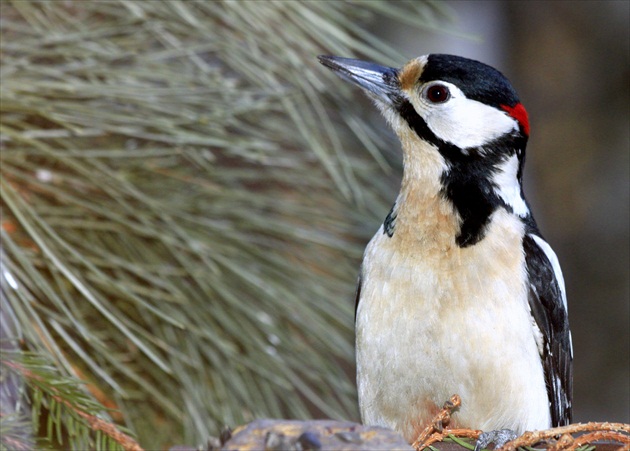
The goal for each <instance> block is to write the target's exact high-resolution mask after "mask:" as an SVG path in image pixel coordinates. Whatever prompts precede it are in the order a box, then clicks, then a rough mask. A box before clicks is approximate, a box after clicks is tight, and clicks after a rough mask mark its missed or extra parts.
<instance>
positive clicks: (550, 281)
mask: <svg viewBox="0 0 630 451" xmlns="http://www.w3.org/2000/svg"><path fill="white" fill-rule="evenodd" d="M523 247H524V249H525V263H526V265H527V272H528V273H529V281H530V286H529V306H530V308H531V312H532V316H533V317H534V320H535V321H536V324H537V325H538V328H539V329H540V332H541V333H542V337H543V343H542V353H541V359H542V364H543V369H544V371H545V382H546V384H547V394H548V396H549V407H550V409H551V423H552V426H553V427H555V426H563V425H567V424H569V423H571V416H572V407H571V401H572V398H573V351H572V346H571V332H570V331H569V318H568V314H567V308H566V295H565V294H564V292H563V291H564V281H563V280H562V273H561V272H560V267H559V265H558V263H557V258H556V256H555V254H554V253H553V251H552V250H551V247H549V245H548V244H547V243H546V242H545V241H544V240H543V239H542V238H541V237H540V236H534V235H532V234H527V235H525V237H524V238H523Z"/></svg>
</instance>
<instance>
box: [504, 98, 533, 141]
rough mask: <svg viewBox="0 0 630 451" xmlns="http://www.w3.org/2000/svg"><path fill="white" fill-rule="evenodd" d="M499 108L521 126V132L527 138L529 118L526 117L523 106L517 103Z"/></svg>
mask: <svg viewBox="0 0 630 451" xmlns="http://www.w3.org/2000/svg"><path fill="white" fill-rule="evenodd" d="M501 108H503V109H504V110H505V111H507V114H509V115H510V116H512V117H513V118H514V119H516V120H517V121H518V123H519V124H520V125H521V128H522V129H523V132H525V134H526V135H527V136H529V117H528V116H527V111H526V110H525V107H524V106H523V104H522V103H517V104H516V105H514V106H507V105H501Z"/></svg>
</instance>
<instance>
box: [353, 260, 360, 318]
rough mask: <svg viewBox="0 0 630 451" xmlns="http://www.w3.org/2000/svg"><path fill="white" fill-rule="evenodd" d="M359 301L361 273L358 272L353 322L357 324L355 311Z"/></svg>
mask: <svg viewBox="0 0 630 451" xmlns="http://www.w3.org/2000/svg"><path fill="white" fill-rule="evenodd" d="M360 299H361V272H359V278H358V279H357V290H356V292H355V298H354V322H355V323H356V322H357V310H358V309H359V300H360Z"/></svg>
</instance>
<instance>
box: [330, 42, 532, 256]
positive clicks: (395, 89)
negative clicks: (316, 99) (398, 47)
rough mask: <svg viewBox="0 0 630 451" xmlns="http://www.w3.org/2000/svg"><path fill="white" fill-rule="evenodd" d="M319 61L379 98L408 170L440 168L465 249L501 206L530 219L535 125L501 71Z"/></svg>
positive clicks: (428, 58)
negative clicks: (527, 195) (525, 189)
mask: <svg viewBox="0 0 630 451" xmlns="http://www.w3.org/2000/svg"><path fill="white" fill-rule="evenodd" d="M319 60H320V62H321V63H322V64H323V65H324V66H326V67H328V68H330V69H331V70H333V71H334V72H335V73H337V74H338V75H340V76H341V77H342V78H344V79H346V80H349V81H351V82H352V83H354V84H356V85H358V86H359V87H361V88H362V89H363V90H364V91H365V92H366V93H367V94H368V95H369V96H370V97H371V98H372V99H373V100H374V102H375V103H376V105H377V106H378V107H379V109H380V110H381V112H382V113H383V115H384V116H385V118H386V119H387V121H388V122H389V123H390V125H391V126H392V128H393V129H394V131H395V132H396V133H397V135H398V136H399V138H400V139H401V142H402V143H403V149H404V151H405V157H406V162H405V171H407V170H408V168H407V166H411V165H412V163H411V162H414V161H416V160H418V158H416V154H424V157H422V158H420V160H419V161H420V162H421V163H419V164H417V163H413V164H414V165H415V166H423V164H424V165H425V166H427V165H429V163H427V161H429V160H430V161H431V162H434V166H435V167H436V168H437V169H436V170H434V172H435V173H439V179H440V180H439V183H440V192H441V193H442V194H443V196H444V197H446V198H447V199H449V200H450V201H451V202H452V203H453V205H454V207H455V208H456V210H457V212H458V213H459V215H460V218H461V221H462V228H461V233H460V235H459V236H458V238H457V240H458V243H459V244H460V245H461V246H467V245H471V244H474V243H476V242H478V241H479V240H480V239H481V238H482V237H483V234H484V230H485V227H486V225H487V224H488V222H489V218H490V216H491V214H492V213H493V212H494V211H496V210H497V209H498V208H504V209H506V210H507V211H509V212H510V213H514V214H516V215H517V216H519V217H521V218H523V219H528V218H530V217H531V216H530V213H529V208H528V206H527V203H526V202H525V199H524V196H523V194H522V188H521V184H522V169H523V163H524V157H525V147H526V144H527V138H528V136H529V121H528V117H527V112H526V110H525V108H524V107H523V105H522V104H521V102H520V100H519V98H518V95H517V94H516V91H515V90H514V88H513V87H512V85H511V84H510V82H509V81H508V79H507V78H506V77H505V76H503V74H501V72H499V71H498V70H496V69H494V68H492V67H490V66H488V65H486V64H483V63H480V62H478V61H474V60H470V59H467V58H462V57H459V56H453V55H443V54H430V55H425V56H421V57H418V58H414V59H412V60H411V61H409V62H408V63H406V64H405V65H404V66H403V67H401V68H393V67H387V66H381V65H379V64H375V63H371V62H366V61H361V60H356V59H350V58H340V57H336V56H320V57H319ZM426 155H429V156H430V157H431V158H429V159H427V157H426ZM422 171H423V168H420V169H419V170H418V171H416V172H417V173H418V174H422ZM425 173H426V171H425ZM417 178H420V177H417Z"/></svg>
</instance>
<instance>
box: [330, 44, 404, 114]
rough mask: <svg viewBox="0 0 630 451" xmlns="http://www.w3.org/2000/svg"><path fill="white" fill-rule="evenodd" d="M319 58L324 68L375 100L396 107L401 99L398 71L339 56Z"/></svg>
mask: <svg viewBox="0 0 630 451" xmlns="http://www.w3.org/2000/svg"><path fill="white" fill-rule="evenodd" d="M318 58H319V62H320V63H322V64H323V65H324V66H326V67H327V68H329V69H331V70H332V71H333V72H335V73H336V74H337V75H339V76H340V77H341V78H344V79H346V80H348V81H351V82H352V83H354V84H356V85H358V86H359V87H361V88H363V89H364V90H365V91H367V93H368V94H369V95H370V97H372V98H374V99H375V100H377V101H380V102H382V103H384V104H386V105H388V106H394V104H395V103H397V100H398V99H400V82H399V80H398V69H395V68H393V67H387V66H380V65H378V64H375V63H370V62H369V61H361V60H356V59H352V58H341V57H339V56H328V55H320V56H319V57H318Z"/></svg>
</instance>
